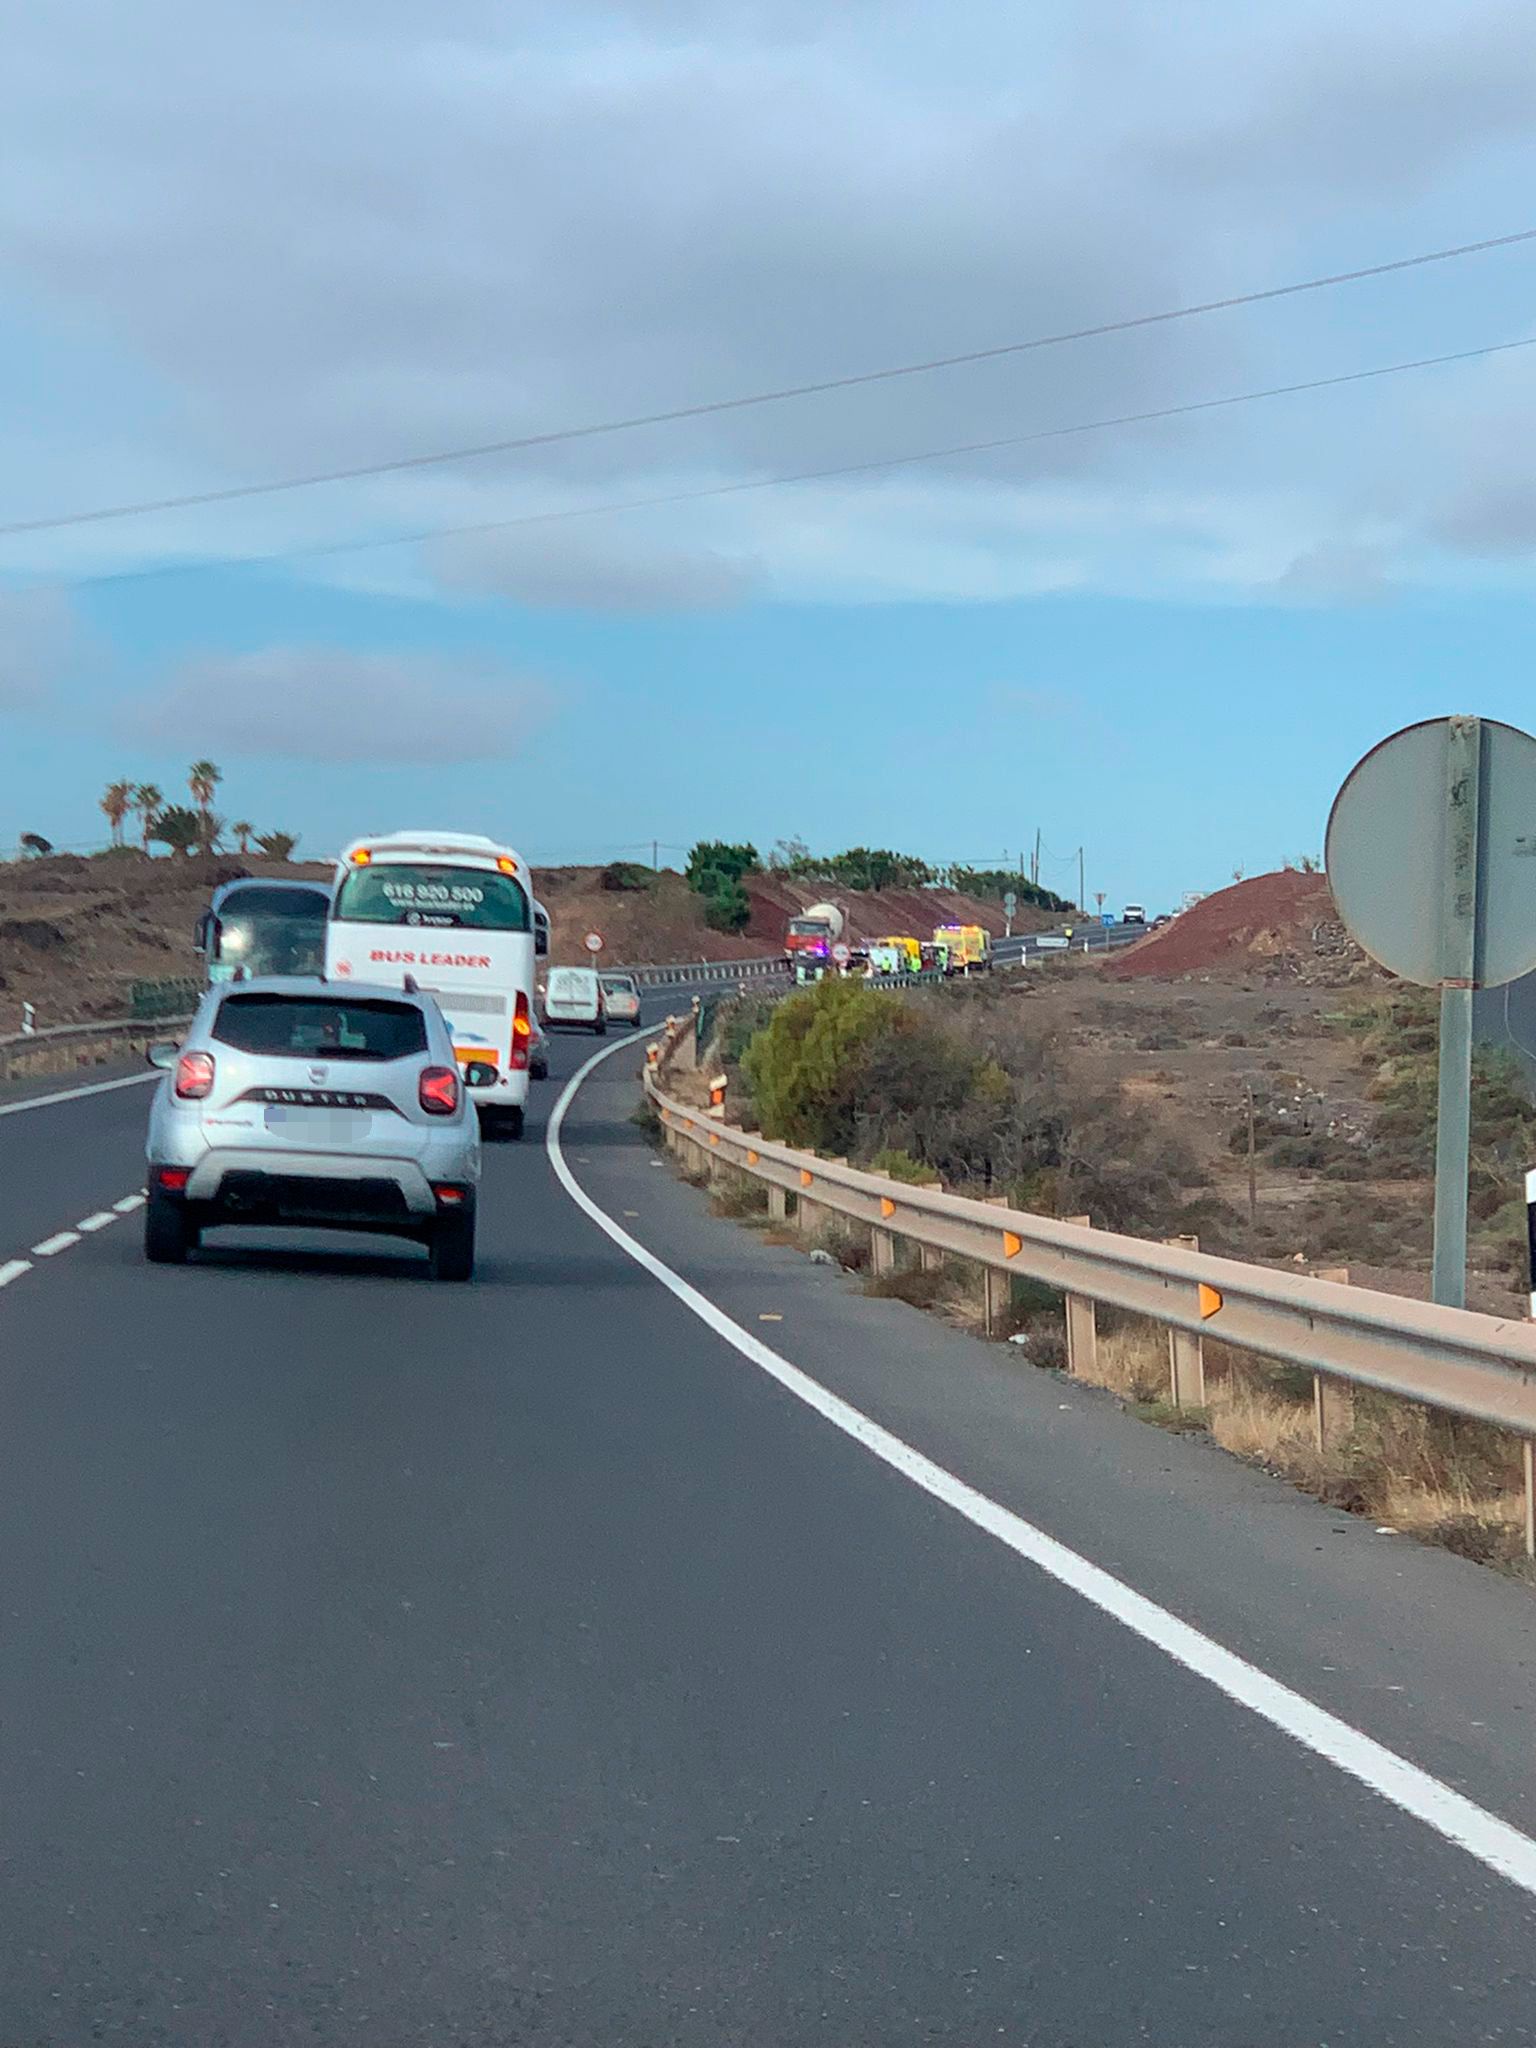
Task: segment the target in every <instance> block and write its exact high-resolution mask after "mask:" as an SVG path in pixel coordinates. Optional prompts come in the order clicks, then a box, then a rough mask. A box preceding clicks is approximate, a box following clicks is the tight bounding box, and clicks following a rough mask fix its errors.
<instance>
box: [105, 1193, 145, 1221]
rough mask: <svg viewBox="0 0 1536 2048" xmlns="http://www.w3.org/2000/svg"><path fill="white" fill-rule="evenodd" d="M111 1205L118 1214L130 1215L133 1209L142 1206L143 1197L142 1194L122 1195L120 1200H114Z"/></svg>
mask: <svg viewBox="0 0 1536 2048" xmlns="http://www.w3.org/2000/svg"><path fill="white" fill-rule="evenodd" d="M112 1206H113V1208H114V1209H115V1210H116V1211H117V1213H118V1215H119V1216H128V1215H131V1214H132V1212H133V1211H134V1210H135V1209H142V1208H143V1206H144V1197H143V1195H142V1194H139V1195H124V1197H123V1199H122V1200H121V1201H120V1202H114V1203H113V1204H112Z"/></svg>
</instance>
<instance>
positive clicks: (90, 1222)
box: [75, 1209, 117, 1231]
mask: <svg viewBox="0 0 1536 2048" xmlns="http://www.w3.org/2000/svg"><path fill="white" fill-rule="evenodd" d="M116 1221H117V1218H116V1217H115V1216H114V1215H113V1214H112V1211H111V1210H110V1209H98V1210H97V1211H96V1213H95V1215H94V1216H82V1217H81V1218H80V1221H79V1222H78V1223H77V1224H76V1225H75V1228H76V1230H85V1231H91V1230H105V1229H106V1227H107V1225H108V1224H109V1223H115V1222H116Z"/></svg>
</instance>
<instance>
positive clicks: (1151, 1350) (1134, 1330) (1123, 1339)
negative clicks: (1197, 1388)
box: [1093, 1321, 1168, 1404]
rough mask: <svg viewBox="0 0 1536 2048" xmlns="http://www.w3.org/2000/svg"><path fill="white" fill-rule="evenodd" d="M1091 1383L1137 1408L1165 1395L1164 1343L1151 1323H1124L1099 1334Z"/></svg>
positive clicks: (1161, 1335) (1166, 1353)
mask: <svg viewBox="0 0 1536 2048" xmlns="http://www.w3.org/2000/svg"><path fill="white" fill-rule="evenodd" d="M1097 1349H1098V1364H1097V1370H1096V1371H1095V1372H1094V1375H1093V1379H1094V1382H1095V1384H1096V1385H1098V1386H1101V1387H1108V1388H1109V1389H1110V1390H1111V1391H1112V1392H1113V1393H1116V1394H1120V1395H1123V1396H1124V1398H1125V1399H1126V1400H1127V1401H1134V1402H1136V1403H1138V1404H1140V1403H1144V1402H1152V1401H1158V1400H1160V1399H1162V1398H1163V1396H1165V1395H1166V1394H1167V1392H1168V1339H1167V1337H1166V1336H1165V1335H1164V1333H1163V1332H1162V1330H1161V1329H1159V1328H1158V1326H1157V1325H1156V1324H1155V1323H1144V1322H1129V1321H1128V1322H1125V1323H1122V1324H1121V1325H1120V1326H1119V1327H1118V1328H1110V1329H1107V1330H1101V1331H1100V1333H1099V1341H1098V1347H1097Z"/></svg>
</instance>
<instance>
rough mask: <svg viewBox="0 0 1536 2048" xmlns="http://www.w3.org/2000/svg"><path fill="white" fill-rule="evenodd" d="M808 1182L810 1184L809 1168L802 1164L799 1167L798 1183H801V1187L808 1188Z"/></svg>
mask: <svg viewBox="0 0 1536 2048" xmlns="http://www.w3.org/2000/svg"><path fill="white" fill-rule="evenodd" d="M810 1184H811V1175H810V1170H809V1168H807V1167H804V1166H802V1167H801V1169H800V1185H801V1187H803V1188H808V1187H809V1186H810Z"/></svg>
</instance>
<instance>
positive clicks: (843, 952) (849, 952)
mask: <svg viewBox="0 0 1536 2048" xmlns="http://www.w3.org/2000/svg"><path fill="white" fill-rule="evenodd" d="M832 958H833V959H834V960H835V961H836V962H837V964H838V966H839V967H846V966H847V965H848V962H849V961H850V960H851V959H852V958H853V948H852V947H851V946H845V945H844V944H843V942H842V940H841V939H839V940H838V942H837V944H836V945H835V946H834V947H833V948H832Z"/></svg>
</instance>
